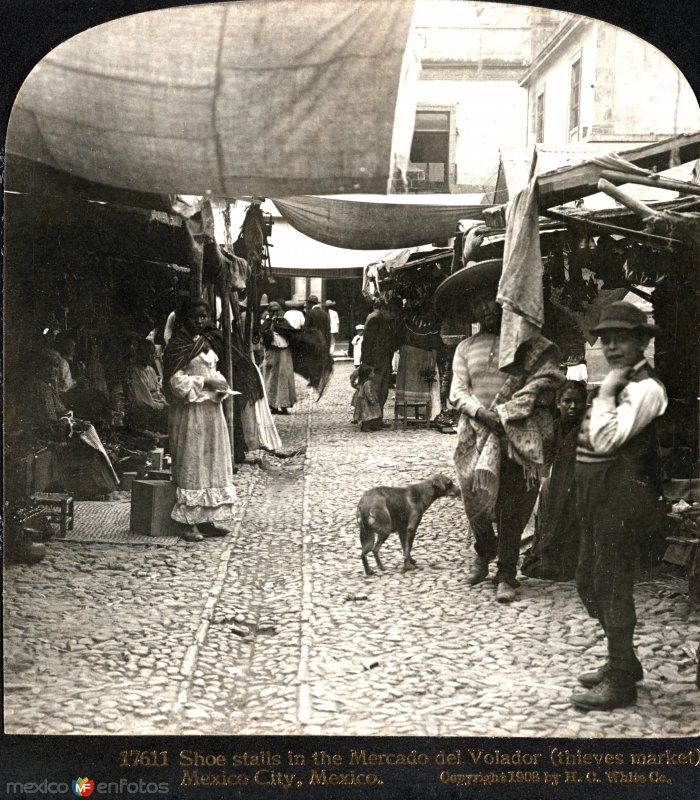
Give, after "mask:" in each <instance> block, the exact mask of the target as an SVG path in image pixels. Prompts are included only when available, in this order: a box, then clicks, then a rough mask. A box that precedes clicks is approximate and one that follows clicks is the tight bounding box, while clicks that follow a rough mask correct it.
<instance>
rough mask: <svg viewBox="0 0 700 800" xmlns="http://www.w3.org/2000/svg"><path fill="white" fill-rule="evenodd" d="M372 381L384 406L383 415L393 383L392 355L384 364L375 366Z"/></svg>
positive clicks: (381, 404) (380, 402)
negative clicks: (390, 385) (390, 386)
mask: <svg viewBox="0 0 700 800" xmlns="http://www.w3.org/2000/svg"><path fill="white" fill-rule="evenodd" d="M372 383H373V384H374V388H375V390H376V392H377V399H378V400H379V405H380V406H381V407H382V416H383V413H384V404H385V403H386V399H387V397H388V396H389V384H390V383H391V357H389V359H388V360H387V361H385V362H384V363H383V364H382V365H380V366H378V367H375V368H374V374H373V376H372Z"/></svg>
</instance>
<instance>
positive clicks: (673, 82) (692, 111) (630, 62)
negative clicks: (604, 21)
mask: <svg viewBox="0 0 700 800" xmlns="http://www.w3.org/2000/svg"><path fill="white" fill-rule="evenodd" d="M614 75H615V82H614V92H615V97H614V102H615V133H616V134H625V133H633V134H641V133H655V134H662V135H672V134H674V133H691V132H693V131H696V130H698V129H699V128H700V108H699V107H698V101H697V100H696V98H695V95H694V93H693V90H692V89H691V88H690V85H689V84H688V82H687V81H686V79H685V78H684V77H683V75H682V74H681V72H680V71H679V70H678V69H677V68H676V66H675V65H674V64H673V62H672V61H670V60H669V59H668V58H667V57H666V56H665V55H664V54H663V53H661V52H660V51H659V50H657V49H656V48H655V47H652V46H651V45H650V44H647V43H646V42H643V41H642V40H641V39H638V38H637V37H636V36H632V34H630V33H627V32H626V31H622V30H618V31H617V52H616V59H615V73H614ZM640 78H642V79H641V80H640Z"/></svg>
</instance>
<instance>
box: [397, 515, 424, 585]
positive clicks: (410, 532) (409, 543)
mask: <svg viewBox="0 0 700 800" xmlns="http://www.w3.org/2000/svg"><path fill="white" fill-rule="evenodd" d="M420 520H421V518H420V515H418V514H411V516H410V517H409V519H408V525H406V530H404V531H399V538H400V539H401V545H402V547H403V571H404V572H409V571H410V570H413V569H417V568H418V567H417V564H416V562H415V561H414V559H413V558H412V557H411V550H412V549H413V540H414V539H415V538H416V529H417V528H418V524H419V523H420Z"/></svg>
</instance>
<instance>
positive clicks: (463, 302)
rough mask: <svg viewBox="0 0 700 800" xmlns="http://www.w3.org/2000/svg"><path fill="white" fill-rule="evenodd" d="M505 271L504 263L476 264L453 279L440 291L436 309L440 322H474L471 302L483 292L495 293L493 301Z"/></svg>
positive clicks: (444, 283)
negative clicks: (456, 320) (476, 295)
mask: <svg viewBox="0 0 700 800" xmlns="http://www.w3.org/2000/svg"><path fill="white" fill-rule="evenodd" d="M502 270H503V259H500V258H491V259H489V260H488V261H477V262H476V263H475V264H469V265H467V266H466V267H463V268H462V269H460V270H457V272H455V273H453V274H452V275H450V276H449V277H448V278H445V280H444V281H443V282H442V283H441V284H440V285H439V286H438V287H437V289H436V290H435V297H434V298H433V305H434V307H435V313H436V314H437V315H438V316H439V317H440V318H441V319H448V318H457V319H462V320H464V321H465V322H475V321H476V320H475V319H474V316H473V313H472V308H471V298H472V297H473V296H474V294H475V292H477V291H479V290H481V289H491V288H492V289H493V295H494V299H495V298H496V289H497V288H498V281H499V279H500V277H501V272H502Z"/></svg>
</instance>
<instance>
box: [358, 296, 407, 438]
mask: <svg viewBox="0 0 700 800" xmlns="http://www.w3.org/2000/svg"><path fill="white" fill-rule="evenodd" d="M402 309H403V304H402V302H401V300H400V299H399V298H398V297H392V298H390V299H389V301H388V303H387V304H386V305H382V306H380V307H379V308H378V309H376V310H375V311H373V312H372V313H371V314H370V315H369V316H368V317H367V319H366V320H365V332H364V337H363V340H362V365H363V366H370V367H372V371H373V374H372V383H374V387H375V390H376V392H377V399H378V401H379V405H380V407H381V408H382V417H380V418H379V419H378V420H376V421H375V423H374V424H373V427H374V428H375V429H377V430H379V429H380V428H382V427H383V426H384V422H383V409H384V405H385V403H386V400H387V397H388V396H389V386H390V385H391V370H392V359H393V358H394V353H395V352H396V351H397V350H398V349H399V348H400V347H401V342H402V338H403V325H402V320H401V312H402ZM368 430H369V428H368Z"/></svg>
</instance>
